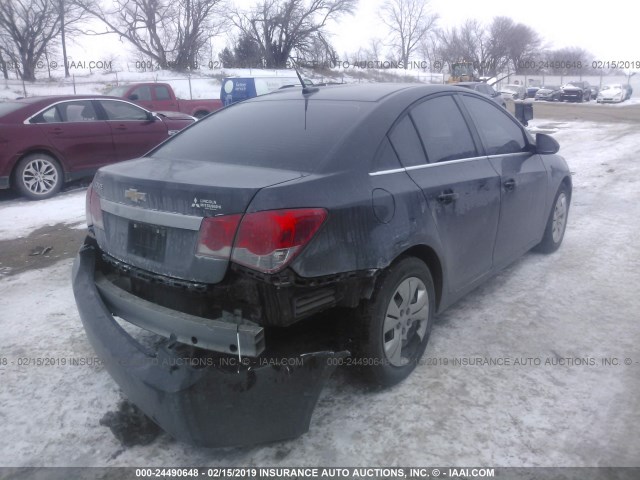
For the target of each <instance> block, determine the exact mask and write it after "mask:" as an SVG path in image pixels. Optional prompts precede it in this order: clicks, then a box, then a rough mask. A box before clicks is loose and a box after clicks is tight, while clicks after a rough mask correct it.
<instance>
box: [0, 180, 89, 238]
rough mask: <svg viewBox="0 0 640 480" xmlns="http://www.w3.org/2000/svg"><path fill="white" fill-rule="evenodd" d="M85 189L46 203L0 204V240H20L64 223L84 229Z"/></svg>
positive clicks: (29, 201) (28, 201)
mask: <svg viewBox="0 0 640 480" xmlns="http://www.w3.org/2000/svg"><path fill="white" fill-rule="evenodd" d="M85 194H86V189H85V188H80V189H73V190H71V191H68V192H63V193H61V194H59V195H57V196H55V197H53V198H51V199H49V200H45V201H40V202H34V201H31V200H27V199H20V200H15V201H12V202H0V240H6V239H10V238H20V237H24V236H26V235H28V234H29V233H30V232H32V231H33V230H36V229H37V228H39V227H42V226H45V225H56V224H58V223H66V224H68V225H70V226H73V227H77V228H84V226H85V225H86V220H85Z"/></svg>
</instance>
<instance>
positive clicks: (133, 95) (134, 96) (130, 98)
mask: <svg viewBox="0 0 640 480" xmlns="http://www.w3.org/2000/svg"><path fill="white" fill-rule="evenodd" d="M138 98H140V97H138V95H136V94H135V93H132V94H131V95H129V100H131V101H133V102H135V101H136V100H138Z"/></svg>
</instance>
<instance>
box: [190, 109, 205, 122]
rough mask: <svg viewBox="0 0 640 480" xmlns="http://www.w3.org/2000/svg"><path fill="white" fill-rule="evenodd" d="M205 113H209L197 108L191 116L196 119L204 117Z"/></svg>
mask: <svg viewBox="0 0 640 480" xmlns="http://www.w3.org/2000/svg"><path fill="white" fill-rule="evenodd" d="M207 115H209V112H205V111H204V110H198V111H197V112H196V113H194V114H193V116H194V117H196V118H197V119H198V120H200V119H201V118H204V117H206V116H207Z"/></svg>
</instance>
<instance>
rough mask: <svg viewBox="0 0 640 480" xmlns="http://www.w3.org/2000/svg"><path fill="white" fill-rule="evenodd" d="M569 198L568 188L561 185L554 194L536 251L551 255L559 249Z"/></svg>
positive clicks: (565, 222) (565, 226) (567, 214)
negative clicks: (551, 206)
mask: <svg viewBox="0 0 640 480" xmlns="http://www.w3.org/2000/svg"><path fill="white" fill-rule="evenodd" d="M570 198H571V197H570V193H569V188H568V187H567V186H566V185H564V184H563V185H561V186H560V188H559V189H558V193H556V198H555V200H554V202H553V208H552V209H551V213H550V214H549V219H548V220H547V225H546V227H545V230H544V235H543V237H542V241H541V242H540V243H539V244H538V245H537V246H536V248H535V249H536V250H537V251H539V252H542V253H552V252H555V251H556V250H558V248H560V244H561V243H562V239H563V238H564V232H565V230H566V228H567V219H568V217H569V203H570Z"/></svg>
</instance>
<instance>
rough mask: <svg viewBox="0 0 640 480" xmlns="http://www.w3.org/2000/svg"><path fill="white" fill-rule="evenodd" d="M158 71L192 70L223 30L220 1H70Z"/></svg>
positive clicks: (105, 32) (106, 32)
mask: <svg viewBox="0 0 640 480" xmlns="http://www.w3.org/2000/svg"><path fill="white" fill-rule="evenodd" d="M73 1H74V2H75V3H76V4H78V5H80V6H81V7H82V8H83V9H84V10H85V11H86V12H88V13H89V14H90V15H92V16H94V17H96V18H98V19H99V20H101V21H102V22H103V23H104V24H105V26H106V30H105V31H104V32H89V33H91V34H108V33H116V34H118V35H120V37H121V38H124V39H125V40H127V41H128V42H129V43H131V44H132V45H133V46H134V47H135V48H136V49H137V50H138V51H139V52H140V53H142V54H144V55H146V56H147V57H148V58H151V59H152V60H153V61H155V62H156V63H157V64H158V66H159V67H160V68H163V69H171V70H187V69H189V68H194V67H195V66H196V64H197V60H198V52H199V51H200V49H202V48H203V47H204V46H205V45H206V44H207V42H208V41H209V39H210V38H211V37H212V36H216V35H217V34H218V33H220V30H221V28H223V26H224V17H223V15H222V12H221V5H222V0H111V1H107V0H104V1H103V0H73Z"/></svg>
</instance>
